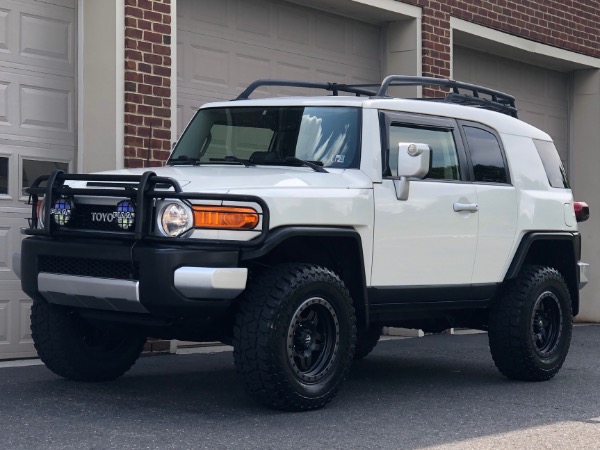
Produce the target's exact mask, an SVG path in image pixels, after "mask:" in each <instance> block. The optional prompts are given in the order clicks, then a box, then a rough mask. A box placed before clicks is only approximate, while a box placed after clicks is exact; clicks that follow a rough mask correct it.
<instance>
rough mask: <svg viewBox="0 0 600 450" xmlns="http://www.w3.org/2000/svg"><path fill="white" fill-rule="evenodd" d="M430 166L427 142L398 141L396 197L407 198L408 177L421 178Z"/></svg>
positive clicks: (395, 181)
mask: <svg viewBox="0 0 600 450" xmlns="http://www.w3.org/2000/svg"><path fill="white" fill-rule="evenodd" d="M430 166H431V148H430V147H429V145H427V144H414V143H404V142H400V143H399V144H398V177H400V179H399V180H394V187H395V189H396V198H397V199H398V200H407V199H408V192H409V178H417V179H422V178H424V177H425V176H426V175H427V174H428V173H429V169H430Z"/></svg>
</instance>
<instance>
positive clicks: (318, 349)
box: [233, 263, 356, 411]
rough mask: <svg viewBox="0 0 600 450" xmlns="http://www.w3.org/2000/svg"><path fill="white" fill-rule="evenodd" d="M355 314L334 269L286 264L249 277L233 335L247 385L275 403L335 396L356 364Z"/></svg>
mask: <svg viewBox="0 0 600 450" xmlns="http://www.w3.org/2000/svg"><path fill="white" fill-rule="evenodd" d="M355 339H356V318H355V315H354V307H353V304H352V299H351V297H350V293H349V291H348V289H347V288H346V286H345V285H344V283H343V282H342V280H341V279H340V278H339V277H338V276H337V275H336V274H335V273H334V272H332V271H331V270H329V269H327V268H324V267H320V266H316V265H312V264H300V263H298V264H291V263H288V264H281V265H279V266H275V267H271V268H269V269H266V270H264V271H263V272H262V273H259V274H256V275H255V276H253V277H252V278H251V282H249V283H248V287H247V288H246V291H245V292H244V296H243V298H242V299H241V300H240V310H239V312H238V313H237V316H236V322H235V326H234V338H233V348H234V352H233V356H234V362H235V366H236V369H237V372H238V375H239V376H240V378H241V380H242V382H243V384H244V387H245V389H246V391H247V392H248V393H249V394H250V395H251V396H252V397H254V398H255V399H256V400H258V401H259V402H261V403H263V404H264V405H266V406H269V407H271V408H275V409H281V410H286V411H307V410H312V409H318V408H321V407H323V406H324V405H326V404H327V403H328V402H330V401H331V400H332V399H333V398H334V397H335V395H336V394H337V392H338V390H339V389H340V388H341V386H342V384H343V382H344V379H345V377H346V374H347V373H348V370H349V369H350V366H351V364H352V357H353V353H354V345H355Z"/></svg>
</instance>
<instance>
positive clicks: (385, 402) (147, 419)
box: [0, 326, 600, 450]
mask: <svg viewBox="0 0 600 450" xmlns="http://www.w3.org/2000/svg"><path fill="white" fill-rule="evenodd" d="M599 344H600V326H579V327H576V328H575V332H574V336H573V342H572V345H571V351H570V353H569V357H568V358H567V361H566V363H565V365H564V367H563V369H562V370H561V372H560V373H559V374H558V375H557V376H556V377H555V378H554V379H553V380H550V381H548V382H543V383H528V382H517V381H511V380H508V379H506V378H504V377H502V376H501V375H500V374H499V372H498V371H497V370H496V368H495V367H494V364H493V361H492V358H491V356H490V354H489V347H488V342H487V335H485V334H475V335H435V336H426V337H424V338H414V339H402V340H389V341H384V342H380V344H379V345H378V346H377V348H376V349H375V351H374V352H373V353H372V354H371V355H370V356H368V357H367V358H365V359H364V360H362V361H359V362H357V363H355V364H354V366H353V368H352V371H351V374H350V376H349V379H348V381H347V383H346V386H345V388H344V389H343V390H342V391H341V392H340V394H339V395H338V397H337V398H336V399H335V400H334V401H333V402H332V403H331V404H329V405H328V406H327V407H325V408H324V409H322V410H319V411H313V412H308V413H283V412H277V411H271V410H268V409H265V408H263V407H261V406H260V405H257V404H256V403H254V402H253V401H252V400H251V399H250V398H248V397H247V396H246V394H245V393H244V391H243V389H242V387H241V385H240V383H239V380H238V379H237V376H236V374H235V370H234V367H233V361H232V354H231V352H219V353H203V354H191V355H162V356H150V357H143V358H141V359H140V360H139V361H138V363H137V364H136V365H135V366H134V368H133V369H132V370H131V371H130V372H128V373H127V374H126V375H125V376H123V377H122V378H120V379H118V380H116V381H113V382H110V383H78V382H71V381H67V380H63V379H61V378H59V377H58V376H56V375H54V374H53V373H51V372H50V371H49V370H47V369H46V368H45V367H44V366H41V365H33V366H28V367H9V368H0V449H11V450H12V449H121V448H126V449H194V448H206V449H229V448H231V449H236V450H238V449H288V448H289V449H355V448H356V449H366V448H383V449H400V448H410V449H413V448H429V447H433V448H440V449H471V448H477V449H479V448H482V449H483V448H499V449H500V448H502V449H505V448H518V449H527V448H531V449H543V448H552V449H555V448H568V449H573V448H586V449H587V448H590V449H592V448H594V449H598V448H600V364H599V361H600V345H599Z"/></svg>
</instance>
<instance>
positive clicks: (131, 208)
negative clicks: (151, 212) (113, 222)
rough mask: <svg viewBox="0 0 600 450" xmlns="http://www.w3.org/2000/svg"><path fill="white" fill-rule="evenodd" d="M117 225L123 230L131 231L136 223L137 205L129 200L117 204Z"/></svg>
mask: <svg viewBox="0 0 600 450" xmlns="http://www.w3.org/2000/svg"><path fill="white" fill-rule="evenodd" d="M115 217H116V219H117V225H118V226H119V228H121V229H123V230H130V229H131V228H132V227H133V224H134V222H135V205H134V204H133V202H131V201H129V200H123V201H121V202H119V203H117V211H116V212H115Z"/></svg>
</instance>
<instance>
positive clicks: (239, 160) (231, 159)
mask: <svg viewBox="0 0 600 450" xmlns="http://www.w3.org/2000/svg"><path fill="white" fill-rule="evenodd" d="M209 161H212V162H232V163H239V164H243V165H244V166H246V167H250V166H256V164H254V163H253V162H252V161H250V160H248V159H242V158H238V157H237V156H232V155H227V156H226V157H225V158H210V160H209Z"/></svg>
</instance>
